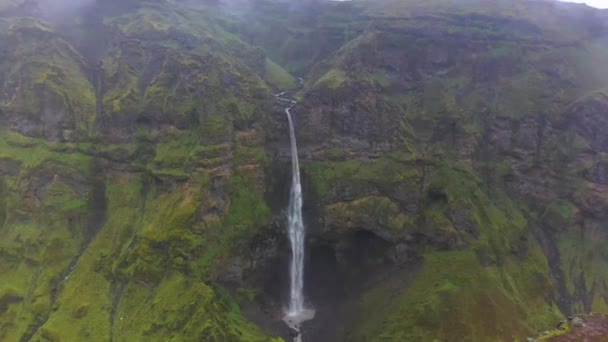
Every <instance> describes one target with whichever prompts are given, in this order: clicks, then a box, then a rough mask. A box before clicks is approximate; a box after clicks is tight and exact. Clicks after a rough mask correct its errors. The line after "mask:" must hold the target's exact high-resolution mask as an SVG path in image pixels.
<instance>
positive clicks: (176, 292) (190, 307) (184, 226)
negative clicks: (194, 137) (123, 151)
mask: <svg viewBox="0 0 608 342" xmlns="http://www.w3.org/2000/svg"><path fill="white" fill-rule="evenodd" d="M196 177H200V175H198V176H196ZM203 179H204V177H203ZM108 182H109V183H108V184H107V186H106V188H107V196H108V213H109V217H108V220H107V223H106V225H105V226H104V227H103V229H102V230H101V231H100V233H99V234H98V235H97V236H96V238H95V240H94V241H93V242H92V243H91V245H90V246H89V248H88V249H87V250H86V251H85V253H84V254H83V255H82V256H81V257H80V259H79V261H78V264H77V265H76V268H75V269H74V271H73V272H72V273H71V274H70V277H69V279H66V280H65V281H64V282H63V284H62V287H61V289H60V292H59V296H58V300H57V310H56V312H55V313H53V314H52V315H51V317H50V319H49V320H48V321H47V322H46V323H45V324H44V325H43V326H42V327H41V328H40V330H39V332H38V335H36V336H38V337H40V338H43V337H44V336H55V337H56V338H61V339H68V340H71V339H78V340H80V339H87V340H91V341H103V340H107V339H109V338H110V336H113V338H115V339H119V340H122V339H128V340H133V341H139V340H142V341H143V340H150V339H151V338H152V339H154V338H158V339H159V340H166V339H167V338H169V339H179V340H181V339H187V340H189V339H195V340H200V339H203V340H209V341H271V339H270V338H269V337H267V336H266V335H265V334H263V333H262V332H261V331H260V330H258V328H256V327H255V326H253V325H252V324H250V323H248V322H246V321H245V320H244V319H243V318H242V317H241V316H240V314H239V312H238V309H236V310H237V311H231V310H235V309H234V305H230V304H229V303H226V302H225V301H224V300H223V299H220V298H219V297H217V295H216V294H215V292H216V290H214V289H213V288H211V287H209V286H208V285H206V284H205V283H203V282H202V281H203V280H202V279H201V278H199V276H198V274H199V273H196V274H197V276H194V274H193V273H192V271H191V268H190V266H189V265H191V264H193V261H194V259H193V258H195V256H196V255H197V253H199V250H200V249H204V246H203V245H202V244H201V243H200V242H201V241H200V237H199V238H198V239H199V240H197V237H196V236H194V235H193V234H196V232H197V231H198V232H199V233H200V230H196V229H195V230H194V231H190V229H191V226H196V223H195V222H194V212H195V211H196V210H197V206H198V205H200V202H197V201H200V197H199V198H197V197H191V196H193V195H196V193H195V192H194V190H195V189H197V190H200V186H202V185H203V184H205V181H204V180H203V181H202V182H200V181H198V180H195V181H193V183H191V184H189V186H190V187H192V188H188V187H186V188H181V189H176V190H175V191H173V192H170V193H164V192H162V191H161V190H160V189H150V190H149V192H148V195H147V196H146V197H141V196H142V190H143V188H142V186H143V184H145V183H144V182H145V178H143V177H142V176H136V175H131V176H128V175H116V176H114V177H113V178H112V179H109V180H108ZM194 184H197V185H194ZM188 192H189V193H188ZM247 204H251V203H247ZM199 224H200V223H199ZM125 267H126V268H125ZM206 277H207V276H206ZM207 278H208V277H207ZM231 308H232V309H231ZM237 308H238V307H237ZM196 317H198V318H196ZM101 322H103V324H101ZM66 326H70V327H71V329H65V328H64V327H66ZM36 336H35V338H36Z"/></svg>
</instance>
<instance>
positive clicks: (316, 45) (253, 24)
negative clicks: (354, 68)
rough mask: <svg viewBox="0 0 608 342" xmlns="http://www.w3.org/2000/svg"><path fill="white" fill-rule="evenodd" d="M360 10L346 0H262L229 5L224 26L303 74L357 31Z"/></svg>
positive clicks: (285, 66)
mask: <svg viewBox="0 0 608 342" xmlns="http://www.w3.org/2000/svg"><path fill="white" fill-rule="evenodd" d="M360 12H361V9H360V8H359V6H356V5H355V4H353V3H349V2H317V3H315V4H304V3H302V4H297V5H294V4H290V3H287V2H276V1H264V2H258V3H256V4H255V5H254V6H242V7H236V8H231V11H229V13H230V14H231V15H230V16H229V18H228V19H227V20H226V21H225V24H224V25H225V26H226V27H227V28H230V29H231V31H235V32H237V33H238V34H239V36H240V37H242V39H243V40H244V41H246V42H249V43H251V44H253V45H256V46H260V47H262V48H263V49H264V51H266V52H267V54H268V56H269V57H270V59H271V60H273V61H275V62H277V63H278V64H280V65H281V66H283V67H284V68H285V69H286V70H287V71H288V72H289V73H291V74H293V75H297V76H304V75H306V74H307V73H308V72H309V71H310V70H311V68H312V67H313V66H314V65H315V64H316V63H317V62H319V61H321V60H323V59H324V58H326V57H327V56H329V55H331V54H332V53H333V52H335V50H336V48H338V47H339V46H341V45H342V44H344V42H345V41H348V40H349V39H351V38H352V37H354V36H355V35H356V33H357V32H358V31H360V30H361V28H360V26H359V19H360V18H359V16H358V15H359V13H360Z"/></svg>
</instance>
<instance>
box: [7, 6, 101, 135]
mask: <svg viewBox="0 0 608 342" xmlns="http://www.w3.org/2000/svg"><path fill="white" fill-rule="evenodd" d="M23 37H28V39H23ZM2 38H3V40H5V44H7V45H13V46H15V49H13V50H11V52H10V54H8V55H6V56H5V58H4V60H3V63H2V65H1V66H0V73H1V74H2V75H3V76H4V77H3V80H4V81H3V84H2V89H3V91H4V93H5V94H10V95H9V96H7V97H4V99H3V105H4V106H6V107H7V108H10V109H11V110H12V111H16V112H17V113H20V115H24V116H26V117H28V118H30V119H31V120H34V122H35V123H37V124H38V125H39V126H38V130H39V132H38V133H43V134H45V136H47V137H49V138H53V139H58V138H63V134H64V133H65V132H62V131H61V129H65V130H68V131H77V132H81V133H83V134H87V133H89V132H90V131H91V130H92V129H93V121H94V118H95V92H94V89H93V86H92V85H91V83H90V82H89V80H88V78H87V76H88V75H87V69H86V62H85V61H84V59H83V57H82V56H81V55H80V54H79V53H78V52H77V51H76V50H75V49H74V48H73V47H72V46H71V45H70V44H69V43H68V42H66V41H65V40H63V39H61V38H60V37H59V36H58V35H56V34H55V33H54V32H53V31H52V28H51V27H50V26H48V25H47V24H45V23H43V22H41V21H38V20H36V19H33V18H18V19H13V20H12V21H11V24H10V26H9V31H8V34H7V35H6V36H3V37H2ZM20 39H21V42H20V43H18V44H16V42H18V41H20ZM15 44H16V45H15ZM51 112H52V113H51ZM49 115H51V116H57V117H56V118H54V119H53V120H57V121H59V122H61V123H62V124H61V125H60V126H59V127H53V125H54V121H50V120H51V119H50V118H49ZM43 123H44V124H43ZM43 127H45V128H44V130H45V132H42V130H43Z"/></svg>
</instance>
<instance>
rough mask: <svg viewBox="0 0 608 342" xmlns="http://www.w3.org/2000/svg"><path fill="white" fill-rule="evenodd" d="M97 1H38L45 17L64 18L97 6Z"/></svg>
mask: <svg viewBox="0 0 608 342" xmlns="http://www.w3.org/2000/svg"><path fill="white" fill-rule="evenodd" d="M95 2H96V0H54V1H38V8H39V9H40V12H41V14H42V15H43V16H45V17H62V16H65V15H70V14H74V13H75V12H80V11H82V10H83V9H85V8H87V7H89V6H91V5H93V4H95Z"/></svg>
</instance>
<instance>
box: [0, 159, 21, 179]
mask: <svg viewBox="0 0 608 342" xmlns="http://www.w3.org/2000/svg"><path fill="white" fill-rule="evenodd" d="M19 166H20V163H19V162H18V161H16V160H12V159H9V158H0V176H9V177H14V176H16V175H18V174H19Z"/></svg>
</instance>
